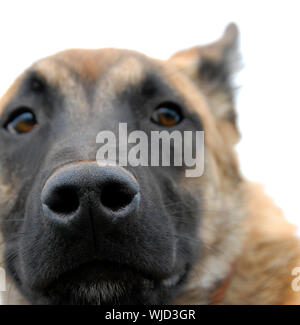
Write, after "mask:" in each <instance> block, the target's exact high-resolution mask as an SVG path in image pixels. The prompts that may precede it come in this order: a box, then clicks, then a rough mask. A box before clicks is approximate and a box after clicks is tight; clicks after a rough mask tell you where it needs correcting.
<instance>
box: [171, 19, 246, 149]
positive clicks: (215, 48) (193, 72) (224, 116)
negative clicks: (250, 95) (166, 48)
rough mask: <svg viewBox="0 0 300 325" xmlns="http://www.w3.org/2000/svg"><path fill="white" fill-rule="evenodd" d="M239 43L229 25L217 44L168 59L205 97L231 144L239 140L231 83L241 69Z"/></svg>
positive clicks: (187, 51)
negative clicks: (227, 134)
mask: <svg viewBox="0 0 300 325" xmlns="http://www.w3.org/2000/svg"><path fill="white" fill-rule="evenodd" d="M238 43H239V32H238V28H237V26H236V25H235V24H234V23H231V24H230V25H228V26H227V28H226V30H225V32H224V34H223V36H222V37H221V38H220V39H219V40H217V41H216V42H214V43H211V44H208V45H204V46H197V47H193V48H191V49H187V50H183V51H180V52H178V53H176V54H175V55H173V56H172V57H171V58H170V59H169V60H170V61H171V62H172V63H174V64H176V65H177V66H178V67H179V69H180V70H181V71H184V72H185V73H186V74H187V75H188V76H189V77H190V78H191V79H192V80H193V81H194V82H195V83H196V84H197V86H198V87H199V89H200V90H201V91H202V92H203V93H204V95H206V98H207V100H208V103H209V106H210V108H211V111H212V113H213V115H214V116H215V118H216V119H217V120H218V122H220V123H219V124H220V127H221V128H226V132H227V133H228V132H229V133H230V136H231V142H233V143H235V142H236V141H237V139H238V138H239V135H238V131H237V128H236V111H235V107H234V106H235V105H234V86H233V80H232V79H233V74H234V73H235V72H236V71H237V70H238V69H239V68H240V55H239V51H238V48H239V46H238ZM221 122H222V125H221Z"/></svg>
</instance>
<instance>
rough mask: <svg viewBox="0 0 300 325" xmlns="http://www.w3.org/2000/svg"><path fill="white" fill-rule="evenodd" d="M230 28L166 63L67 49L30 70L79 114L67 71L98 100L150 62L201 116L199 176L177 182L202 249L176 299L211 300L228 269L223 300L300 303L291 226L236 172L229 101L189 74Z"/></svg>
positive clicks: (79, 92) (218, 52)
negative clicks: (191, 199) (190, 195)
mask: <svg viewBox="0 0 300 325" xmlns="http://www.w3.org/2000/svg"><path fill="white" fill-rule="evenodd" d="M236 33H237V31H236V29H235V27H232V26H231V27H229V28H228V30H227V32H226V33H225V35H224V36H223V38H222V39H221V40H220V41H217V42H215V43H214V44H211V45H209V46H205V47H201V48H199V47H197V48H193V49H191V50H186V51H181V52H179V53H178V54H176V55H175V56H173V57H172V58H171V59H170V60H169V61H158V60H152V59H149V58H147V57H145V56H142V55H140V54H137V53H135V52H129V51H123V50H113V49H106V50H95V51H92V50H90V51H83V50H70V51H65V52H61V53H58V54H56V55H55V56H53V57H50V58H46V59H44V60H42V61H39V62H38V63H36V64H35V65H33V66H32V67H31V68H30V69H32V70H34V71H38V72H39V73H40V74H42V75H43V76H44V77H45V78H46V79H47V80H48V82H50V83H52V84H56V85H58V86H59V87H60V89H61V90H62V91H65V92H67V93H68V95H70V94H73V95H74V99H73V103H74V105H75V104H76V106H77V107H78V106H81V107H82V109H81V110H80V112H81V114H82V112H84V111H87V110H86V108H85V107H86V105H87V101H86V98H85V95H84V90H83V88H81V86H80V85H79V84H78V82H77V81H76V79H75V78H74V74H76V75H78V76H80V77H81V78H83V79H84V80H86V81H87V82H92V83H94V84H95V85H97V87H99V89H101V92H100V93H102V94H105V95H101V94H99V96H100V97H99V98H102V97H101V96H105V98H106V99H108V98H111V97H114V96H115V95H116V94H118V93H119V92H121V91H122V90H124V89H125V88H126V87H127V86H130V85H132V84H138V83H139V82H140V81H141V80H142V78H143V76H144V72H145V68H144V65H147V66H149V64H151V66H152V68H153V69H155V70H156V71H157V72H158V73H160V74H161V77H162V78H163V79H164V80H165V81H167V82H168V84H169V86H170V87H171V88H173V89H174V90H176V92H178V93H179V94H180V95H181V96H182V98H183V99H184V100H185V102H186V104H187V107H189V109H191V110H192V111H193V112H196V113H197V114H199V116H200V117H201V120H202V122H203V125H204V130H205V144H206V147H205V173H204V175H203V176H202V177H200V178H199V179H198V181H195V179H188V178H184V179H182V180H181V181H180V184H178V185H179V186H183V187H185V188H186V189H187V190H189V191H191V192H194V193H199V196H200V195H201V197H203V216H202V217H201V218H202V223H201V227H200V229H199V239H200V240H201V242H202V243H203V253H202V256H201V258H200V260H199V261H198V263H197V264H196V266H195V267H194V269H193V270H192V275H191V277H190V279H189V281H188V284H187V285H186V287H185V288H184V290H183V292H182V294H181V296H180V297H178V299H176V301H174V303H175V304H205V303H211V302H212V301H211V297H212V294H213V292H214V291H215V289H216V288H217V287H218V285H220V283H222V281H224V279H226V278H228V276H229V274H233V275H232V278H231V279H230V280H231V281H230V285H229V288H228V289H227V290H226V292H225V297H224V300H223V301H222V303H224V304H286V303H300V294H297V293H296V292H294V291H293V290H292V288H291V282H292V280H293V277H292V276H291V272H292V269H293V268H295V267H297V266H300V245H299V240H298V238H297V237H296V235H295V227H294V226H292V225H290V224H289V223H288V222H287V221H286V220H285V219H284V217H283V216H282V212H281V210H280V209H279V208H277V207H276V206H275V205H274V203H273V202H272V200H270V199H269V198H268V197H266V196H265V194H264V192H263V190H262V188H261V187H260V186H258V185H256V184H252V183H250V182H248V181H247V180H245V179H244V178H243V176H242V175H241V174H240V171H239V168H238V161H237V158H236V154H235V151H234V148H233V144H234V143H236V141H237V140H238V137H239V136H238V131H237V129H236V126H235V125H234V124H233V123H232V121H230V119H228V114H229V113H230V112H233V110H234V105H233V101H232V98H230V97H229V96H228V94H226V93H225V92H224V91H223V90H222V89H220V88H218V89H214V88H209V87H207V86H206V85H205V84H203V83H202V82H201V80H200V81H199V79H198V78H197V75H196V68H197V64H198V63H199V60H201V58H202V59H203V57H209V58H210V59H212V60H216V61H218V60H221V59H222V53H223V52H222V51H223V50H224V47H226V46H228V44H232V42H234V40H235V39H236V37H237V35H236ZM20 78H22V77H20ZM20 78H19V79H18V80H17V82H16V83H15V84H14V85H13V86H12V88H11V89H10V90H9V91H8V93H7V94H6V95H5V96H4V98H3V99H2V101H1V102H0V112H1V108H2V107H5V105H6V104H7V103H8V102H9V100H10V99H11V98H12V97H13V96H14V94H15V93H16V91H17V89H18V85H19V82H20ZM102 99H103V98H102ZM71 106H72V105H70V107H71ZM1 184H2V185H1ZM7 186H8V185H6V184H4V182H2V183H1V182H0V191H2V194H1V195H2V197H4V198H5V197H8V194H7V193H8V192H7V191H8V190H9V189H10V187H9V186H8V187H7ZM3 193H6V194H3ZM15 195H16V194H15ZM0 247H2V246H0ZM5 299H6V300H5V303H21V300H20V299H21V298H17V293H16V292H15V293H14V294H13V296H12V294H11V296H10V298H9V299H8V294H7V295H6V298H5ZM24 303H25V302H24Z"/></svg>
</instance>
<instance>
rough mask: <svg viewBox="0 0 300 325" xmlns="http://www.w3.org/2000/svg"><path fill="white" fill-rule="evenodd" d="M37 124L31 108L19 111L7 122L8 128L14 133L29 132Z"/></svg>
mask: <svg viewBox="0 0 300 325" xmlns="http://www.w3.org/2000/svg"><path fill="white" fill-rule="evenodd" d="M36 125H37V120H36V118H35V115H34V114H33V113H32V112H31V111H29V110H22V111H19V112H17V113H15V114H13V116H12V117H11V118H10V119H9V121H8V122H7V123H6V129H7V130H8V131H9V132H11V133H14V134H21V133H28V132H30V131H31V130H32V129H33V128H34V127H35V126H36Z"/></svg>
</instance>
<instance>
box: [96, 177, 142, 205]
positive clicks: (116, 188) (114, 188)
mask: <svg viewBox="0 0 300 325" xmlns="http://www.w3.org/2000/svg"><path fill="white" fill-rule="evenodd" d="M135 194H136V192H135V191H133V190H132V189H131V188H130V187H128V186H127V185H125V184H119V183H109V184H106V185H105V186H104V187H103V188H102V191H101V198H100V200H101V203H102V205H103V206H105V207H106V208H108V209H110V210H112V211H118V210H121V209H123V208H125V207H126V206H128V205H129V204H130V203H131V202H132V200H133V198H134V197H135Z"/></svg>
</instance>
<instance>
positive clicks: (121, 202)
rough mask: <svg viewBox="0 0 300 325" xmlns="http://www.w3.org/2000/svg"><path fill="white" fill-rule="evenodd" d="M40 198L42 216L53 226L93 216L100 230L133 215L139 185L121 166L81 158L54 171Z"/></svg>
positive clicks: (79, 221)
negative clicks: (104, 165) (80, 160)
mask: <svg viewBox="0 0 300 325" xmlns="http://www.w3.org/2000/svg"><path fill="white" fill-rule="evenodd" d="M41 201H42V206H43V211H44V216H45V218H46V219H47V221H49V222H51V223H52V225H54V226H57V227H61V226H62V225H65V226H66V225H67V226H68V227H69V228H70V229H72V227H76V224H79V223H81V222H82V221H83V218H87V219H89V218H93V219H95V218H97V223H101V231H102V232H103V231H104V230H106V229H111V228H112V227H114V226H116V225H118V223H119V222H121V221H124V220H127V219H128V218H130V217H133V216H135V214H136V212H137V210H138V207H139V202H140V188H139V184H138V182H137V180H136V178H135V177H134V176H133V175H132V174H131V173H130V172H129V171H127V170H125V169H123V168H121V167H112V166H106V167H99V166H98V165H97V164H96V163H92V162H83V163H77V164H71V165H67V166H65V167H63V168H60V169H59V170H58V171H57V172H55V173H54V174H53V175H52V176H51V177H50V178H49V179H48V180H47V182H46V183H45V185H44V188H43V190H42V194H41Z"/></svg>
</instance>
